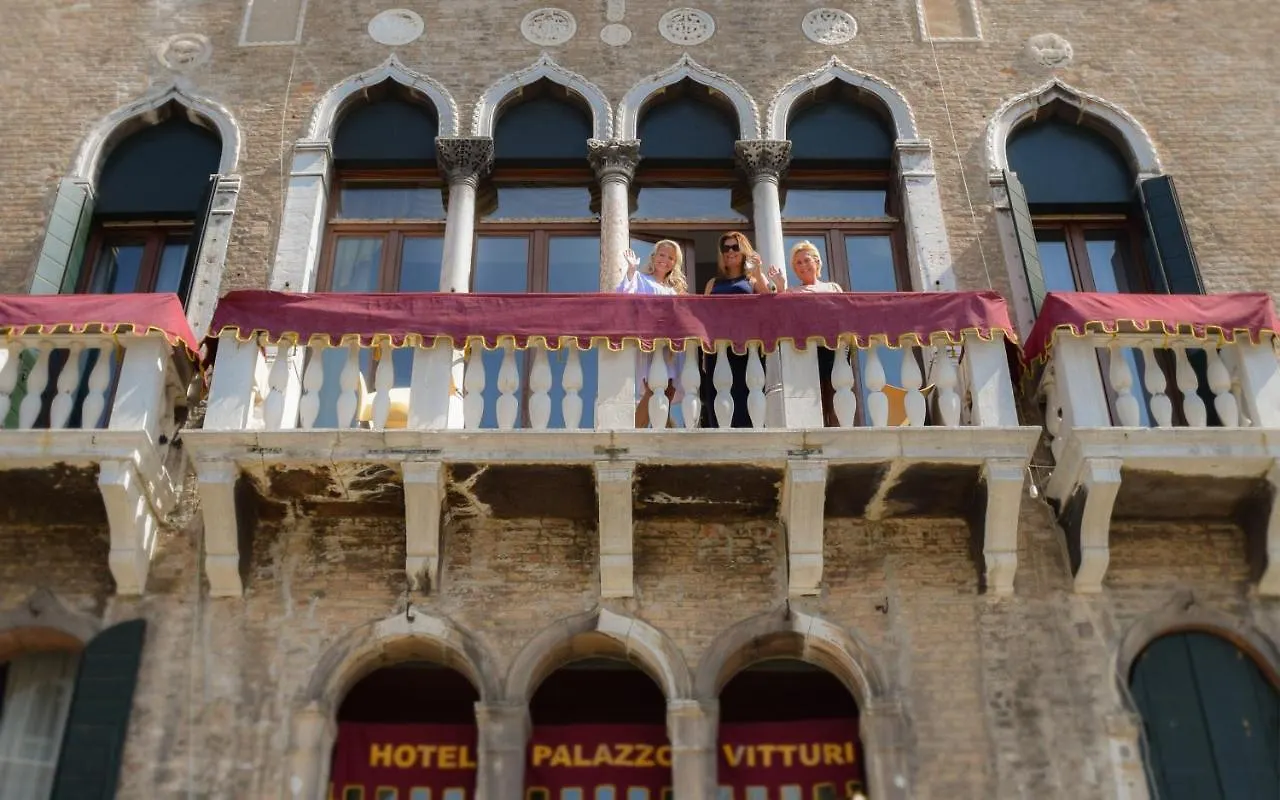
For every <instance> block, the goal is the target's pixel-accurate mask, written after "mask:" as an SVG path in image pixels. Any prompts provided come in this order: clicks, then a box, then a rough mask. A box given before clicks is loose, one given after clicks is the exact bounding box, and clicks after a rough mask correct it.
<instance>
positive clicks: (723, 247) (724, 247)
mask: <svg viewBox="0 0 1280 800" xmlns="http://www.w3.org/2000/svg"><path fill="white" fill-rule="evenodd" d="M739 250H740V248H739V247H738V243H737V242H733V243H732V244H728V243H726V242H721V243H720V252H721V253H737V252H739Z"/></svg>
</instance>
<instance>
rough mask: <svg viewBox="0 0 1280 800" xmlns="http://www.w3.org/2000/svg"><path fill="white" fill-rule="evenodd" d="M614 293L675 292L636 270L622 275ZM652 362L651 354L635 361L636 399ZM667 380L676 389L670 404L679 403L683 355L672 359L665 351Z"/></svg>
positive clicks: (680, 354)
mask: <svg viewBox="0 0 1280 800" xmlns="http://www.w3.org/2000/svg"><path fill="white" fill-rule="evenodd" d="M616 291H618V292H621V293H622V294H659V295H675V294H676V290H675V289H672V288H671V287H670V286H667V285H666V284H664V283H658V281H657V280H656V279H654V277H653V276H652V275H649V274H647V273H644V272H641V271H640V270H636V271H635V272H634V273H632V274H631V275H630V276H627V275H623V276H622V280H621V281H620V282H619V283H618V288H617V289H616ZM652 361H653V354H652V353H641V354H640V357H639V358H637V359H636V397H637V398H639V397H640V396H641V395H643V394H644V392H643V391H642V388H643V387H645V386H648V385H649V365H650V364H651V363H652ZM666 361H667V379H668V380H670V381H673V382H674V383H675V387H676V396H675V398H674V399H673V400H672V402H677V401H679V399H680V397H681V396H682V395H683V392H682V391H681V390H680V370H681V369H683V368H684V353H676V354H675V358H672V353H671V352H670V351H667V354H666Z"/></svg>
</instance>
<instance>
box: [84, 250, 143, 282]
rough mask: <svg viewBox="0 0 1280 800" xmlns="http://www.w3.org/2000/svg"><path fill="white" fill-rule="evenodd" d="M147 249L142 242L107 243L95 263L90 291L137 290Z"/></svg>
mask: <svg viewBox="0 0 1280 800" xmlns="http://www.w3.org/2000/svg"><path fill="white" fill-rule="evenodd" d="M145 250H146V247H145V245H143V244H141V243H137V244H133V243H130V244H110V243H108V244H106V245H105V246H104V247H103V248H102V254H101V255H99V256H98V263H97V264H95V265H94V268H93V280H92V282H91V283H90V285H89V291H90V292H91V293H93V294H120V293H121V292H136V291H137V290H138V275H139V273H141V272H142V254H143V252H144V251H145Z"/></svg>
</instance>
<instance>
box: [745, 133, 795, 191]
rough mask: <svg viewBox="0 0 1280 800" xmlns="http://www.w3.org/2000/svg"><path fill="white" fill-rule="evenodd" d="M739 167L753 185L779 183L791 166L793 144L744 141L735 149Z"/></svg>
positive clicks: (783, 141)
mask: <svg viewBox="0 0 1280 800" xmlns="http://www.w3.org/2000/svg"><path fill="white" fill-rule="evenodd" d="M733 150H734V154H735V155H736V156H737V161H738V167H739V168H740V169H741V170H742V171H743V172H745V173H746V174H747V177H748V178H750V179H751V182H752V183H756V182H757V181H761V180H769V181H773V182H774V183H777V182H778V181H780V180H781V179H782V176H783V175H785V174H786V172H787V167H788V166H789V165H790V164H791V142H789V141H786V140H785V139H744V140H742V141H739V142H737V143H736V144H735V145H734V147H733Z"/></svg>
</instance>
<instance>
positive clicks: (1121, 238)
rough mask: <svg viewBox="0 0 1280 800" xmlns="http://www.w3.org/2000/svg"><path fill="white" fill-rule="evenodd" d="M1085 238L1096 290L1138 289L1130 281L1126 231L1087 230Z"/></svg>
mask: <svg viewBox="0 0 1280 800" xmlns="http://www.w3.org/2000/svg"><path fill="white" fill-rule="evenodd" d="M1084 240H1085V245H1084V246H1085V250H1086V251H1088V253H1089V269H1090V271H1091V272H1092V273H1093V284H1094V287H1095V289H1094V290H1095V291H1098V292H1133V291H1138V289H1137V288H1136V287H1134V286H1132V285H1130V281H1129V276H1130V275H1131V274H1132V273H1131V272H1130V270H1129V266H1130V264H1129V237H1128V236H1126V235H1125V233H1124V231H1117V230H1112V231H1106V230H1101V231H1100V230H1092V231H1085V234H1084Z"/></svg>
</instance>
